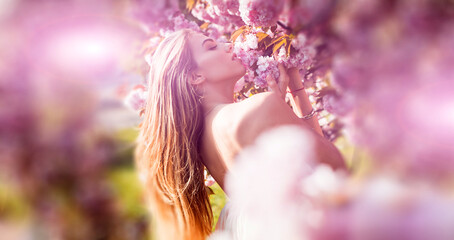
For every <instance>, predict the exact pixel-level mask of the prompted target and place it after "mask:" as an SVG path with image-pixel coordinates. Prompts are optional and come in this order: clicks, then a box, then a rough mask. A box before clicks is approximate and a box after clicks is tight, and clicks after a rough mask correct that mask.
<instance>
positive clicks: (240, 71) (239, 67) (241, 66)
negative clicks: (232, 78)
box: [235, 64, 247, 80]
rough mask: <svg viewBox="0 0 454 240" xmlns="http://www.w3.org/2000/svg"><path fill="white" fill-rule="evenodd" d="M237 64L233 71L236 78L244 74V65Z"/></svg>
mask: <svg viewBox="0 0 454 240" xmlns="http://www.w3.org/2000/svg"><path fill="white" fill-rule="evenodd" d="M238 65H239V66H238V67H236V68H235V73H238V74H237V75H236V76H237V80H238V79H240V78H242V77H243V76H244V75H245V74H246V71H247V69H246V67H245V66H244V65H243V64H238Z"/></svg>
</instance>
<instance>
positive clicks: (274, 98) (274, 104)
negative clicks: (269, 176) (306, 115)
mask: <svg viewBox="0 0 454 240" xmlns="http://www.w3.org/2000/svg"><path fill="white" fill-rule="evenodd" d="M241 103H242V105H243V106H244V108H243V112H244V113H245V114H244V117H242V119H241V123H240V124H239V127H238V129H237V131H238V132H237V134H236V136H237V141H238V143H239V144H240V145H241V146H247V145H251V144H253V143H254V142H255V140H256V138H257V137H258V136H260V135H261V134H262V133H264V132H266V131H268V130H270V129H272V128H275V127H278V126H282V125H299V126H301V127H303V128H305V129H307V130H308V133H310V136H311V137H312V139H313V141H314V143H315V149H314V150H315V153H316V156H317V159H318V161H319V162H321V163H326V164H329V165H331V166H332V167H333V168H334V169H337V168H343V169H346V165H345V162H344V160H343V158H342V155H341V154H340V152H339V150H338V149H337V148H336V147H335V146H334V145H333V144H332V143H331V142H330V141H328V140H327V139H325V138H324V137H323V136H320V134H318V133H317V132H316V131H315V130H314V129H312V127H310V126H309V124H307V123H306V122H305V121H303V120H302V119H300V118H298V116H296V115H295V113H294V112H293V111H292V109H290V107H289V106H288V105H287V103H286V102H285V101H284V100H283V99H282V96H281V94H280V92H276V91H272V92H265V93H259V94H256V95H254V96H252V97H250V98H249V99H246V100H245V101H243V102H241Z"/></svg>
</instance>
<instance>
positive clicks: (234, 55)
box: [232, 53, 238, 61]
mask: <svg viewBox="0 0 454 240" xmlns="http://www.w3.org/2000/svg"><path fill="white" fill-rule="evenodd" d="M237 59H238V58H237V57H236V54H235V53H234V54H232V61H235V60H237Z"/></svg>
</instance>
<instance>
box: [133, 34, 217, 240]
mask: <svg viewBox="0 0 454 240" xmlns="http://www.w3.org/2000/svg"><path fill="white" fill-rule="evenodd" d="M191 33H192V31H190V30H180V31H178V32H175V33H173V34H171V35H170V36H168V37H166V38H165V39H164V40H163V41H162V42H161V43H160V44H159V46H158V48H157V49H156V51H155V53H154V55H153V58H152V63H151V70H150V75H149V88H148V91H149V92H148V93H149V96H148V100H147V106H146V108H145V114H144V119H143V123H142V126H141V129H140V134H139V137H138V141H137V148H136V151H135V160H136V166H137V168H138V171H139V174H140V176H141V178H142V180H143V183H144V184H145V188H146V197H147V201H148V205H149V208H150V211H151V215H152V217H153V220H155V221H156V223H155V224H156V226H157V228H158V229H156V230H157V231H158V236H159V237H160V238H159V239H205V238H206V237H207V236H208V235H209V234H210V233H211V229H212V226H213V213H212V210H211V205H210V202H209V198H208V193H207V191H206V188H205V184H204V165H203V163H202V157H201V155H200V138H201V134H202V131H203V123H204V118H203V112H202V111H203V110H202V106H201V102H200V99H201V95H200V94H198V93H197V91H196V90H195V89H194V88H193V86H191V84H190V82H189V78H191V77H192V74H193V71H194V70H195V69H196V68H197V64H196V62H195V61H194V58H193V55H192V53H191V49H190V47H189V37H190V35H191Z"/></svg>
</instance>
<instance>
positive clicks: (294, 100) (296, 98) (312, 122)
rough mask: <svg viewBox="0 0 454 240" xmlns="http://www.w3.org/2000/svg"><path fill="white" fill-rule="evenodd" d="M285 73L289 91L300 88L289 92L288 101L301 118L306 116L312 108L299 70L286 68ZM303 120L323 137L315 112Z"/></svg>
mask: <svg viewBox="0 0 454 240" xmlns="http://www.w3.org/2000/svg"><path fill="white" fill-rule="evenodd" d="M281 68H283V67H282V66H281ZM283 71H285V70H281V71H280V72H281V74H282V72H283ZM287 74H288V76H289V82H288V88H289V90H290V92H293V91H295V90H298V89H300V90H298V91H296V92H294V93H291V94H290V95H291V96H292V97H291V98H290V103H291V105H292V108H293V111H294V112H295V114H296V115H297V116H298V117H299V118H302V117H303V116H307V115H308V114H310V113H311V111H312V109H313V108H312V105H311V102H310V101H309V97H308V96H307V93H306V91H305V89H304V86H303V83H302V81H301V77H300V74H299V70H298V68H290V69H288V71H287ZM302 119H303V118H302ZM303 120H304V122H306V123H307V124H308V125H309V126H310V127H311V128H312V129H314V130H315V131H316V132H317V133H318V134H320V136H322V137H323V132H322V128H321V127H320V124H319V123H318V116H317V113H315V114H314V115H313V116H312V117H311V118H309V119H303Z"/></svg>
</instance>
